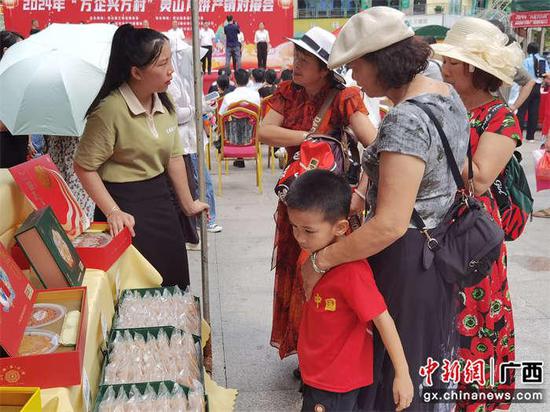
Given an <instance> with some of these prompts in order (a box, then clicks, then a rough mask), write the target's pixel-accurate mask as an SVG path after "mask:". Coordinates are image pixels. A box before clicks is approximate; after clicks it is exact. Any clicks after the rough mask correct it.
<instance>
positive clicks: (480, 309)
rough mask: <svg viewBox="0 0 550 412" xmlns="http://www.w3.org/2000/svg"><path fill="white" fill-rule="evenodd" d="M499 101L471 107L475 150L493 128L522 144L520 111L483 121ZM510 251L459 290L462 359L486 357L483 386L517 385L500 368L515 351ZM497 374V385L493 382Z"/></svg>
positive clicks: (468, 410) (491, 205)
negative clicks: (488, 271)
mask: <svg viewBox="0 0 550 412" xmlns="http://www.w3.org/2000/svg"><path fill="white" fill-rule="evenodd" d="M501 103H502V102H501V101H499V100H493V101H491V102H489V103H487V104H484V105H482V106H479V107H477V108H475V109H473V110H472V111H471V112H470V114H469V115H470V144H471V146H472V153H473V154H475V152H476V150H477V146H478V143H479V139H480V136H481V134H483V132H484V131H485V132H492V133H496V134H500V135H502V136H505V137H503V138H510V139H513V140H516V141H517V145H518V146H519V145H521V129H520V127H519V122H518V119H517V118H516V116H515V115H514V114H513V113H512V112H511V111H510V110H509V109H508V107H506V106H503V107H501V108H500V109H499V110H497V111H496V112H495V113H494V115H493V117H492V118H491V120H490V121H489V122H488V124H487V125H486V128H485V130H483V126H484V123H485V119H486V116H487V114H488V112H489V110H490V109H491V107H493V106H495V105H497V104H501ZM478 199H480V200H481V201H482V202H483V203H484V204H485V207H486V208H487V210H488V211H489V212H490V213H491V215H492V216H493V218H494V219H495V220H496V221H497V222H499V223H500V215H499V211H498V207H497V205H496V202H495V200H494V197H493V196H492V195H491V194H490V193H487V194H486V195H482V196H479V197H478ZM506 259H507V251H506V245H505V244H504V243H503V245H502V249H501V251H500V258H499V260H498V261H497V262H496V263H495V265H494V266H493V270H492V272H491V274H490V275H489V276H488V277H486V278H485V279H483V280H482V281H481V282H479V283H478V284H477V285H474V286H472V287H469V288H465V289H464V290H462V291H460V299H459V300H460V307H459V315H458V318H457V326H458V331H459V334H460V350H459V356H460V358H461V360H462V362H466V361H467V360H468V359H470V360H472V361H475V360H476V359H483V360H485V365H486V366H485V382H486V383H485V385H483V386H482V387H483V388H484V389H486V390H497V389H498V390H513V389H514V386H515V384H514V374H513V372H511V373H509V374H508V376H507V379H506V382H505V383H500V376H499V367H500V365H501V364H502V363H503V362H509V361H513V360H514V359H515V353H514V340H515V339H514V320H513V316H512V303H511V301H510V292H509V290H508V280H507V276H506V273H507V263H506ZM491 359H493V360H494V368H493V372H494V373H493V376H492V377H491V374H490V369H489V366H488V365H489V363H490V360H491ZM491 379H494V385H491V383H490V382H491ZM473 385H474V384H466V383H464V382H461V384H460V385H459V386H460V388H461V389H466V390H467V389H468V388H470V389H475V388H476V386H473ZM509 407H510V404H506V403H501V404H495V403H483V402H477V403H460V404H458V405H457V409H456V410H457V411H465V412H473V411H475V412H482V411H492V410H494V409H497V408H498V409H508V408H509Z"/></svg>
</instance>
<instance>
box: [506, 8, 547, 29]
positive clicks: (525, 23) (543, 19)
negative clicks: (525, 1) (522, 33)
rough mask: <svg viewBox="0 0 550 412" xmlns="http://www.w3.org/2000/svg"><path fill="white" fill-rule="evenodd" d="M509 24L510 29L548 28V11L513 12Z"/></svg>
mask: <svg viewBox="0 0 550 412" xmlns="http://www.w3.org/2000/svg"><path fill="white" fill-rule="evenodd" d="M510 23H511V24H512V27H550V10H549V11H526V12H514V13H512V14H511V15H510Z"/></svg>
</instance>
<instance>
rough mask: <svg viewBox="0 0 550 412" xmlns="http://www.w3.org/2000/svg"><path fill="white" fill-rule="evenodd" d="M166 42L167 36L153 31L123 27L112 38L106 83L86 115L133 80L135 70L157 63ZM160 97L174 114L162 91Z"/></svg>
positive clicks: (124, 25)
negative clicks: (132, 73)
mask: <svg viewBox="0 0 550 412" xmlns="http://www.w3.org/2000/svg"><path fill="white" fill-rule="evenodd" d="M167 41H168V37H166V36H165V35H163V34H162V33H159V32H158V31H155V30H152V29H136V28H134V26H132V25H131V24H123V25H122V26H120V27H119V28H118V29H117V31H116V32H115V35H114V36H113V43H112V45H111V55H110V56H109V64H108V66H107V73H106V74H105V81H104V82H103V85H102V86H101V89H100V90H99V93H98V94H97V96H96V98H95V99H94V101H93V102H92V104H91V105H90V107H89V108H88V111H87V112H86V116H89V115H90V113H92V112H93V111H94V110H95V108H96V107H97V106H98V105H99V103H100V102H101V100H103V99H104V98H105V97H107V96H108V95H109V94H111V92H112V91H113V90H116V89H117V88H119V87H120V86H121V85H122V84H123V83H125V82H127V81H128V80H129V79H130V71H131V69H132V67H134V66H135V67H138V68H143V67H146V66H148V65H150V64H152V63H155V62H156V61H157V59H158V58H159V56H160V53H161V51H162V47H163V46H164V44H165V43H166V42H167ZM158 96H159V98H160V101H161V102H162V104H163V105H164V107H166V109H168V111H169V112H170V113H173V112H174V105H173V103H172V102H171V100H170V98H169V97H168V95H167V94H166V93H165V92H163V93H158Z"/></svg>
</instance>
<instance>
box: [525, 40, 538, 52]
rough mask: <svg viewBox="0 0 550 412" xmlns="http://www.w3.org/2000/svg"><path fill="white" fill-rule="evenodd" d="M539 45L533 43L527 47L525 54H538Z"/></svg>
mask: <svg viewBox="0 0 550 412" xmlns="http://www.w3.org/2000/svg"><path fill="white" fill-rule="evenodd" d="M539 50H540V49H539V45H538V44H537V43H535V42H532V43H529V44H528V45H527V54H537V53H538V52H539Z"/></svg>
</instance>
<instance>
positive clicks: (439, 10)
mask: <svg viewBox="0 0 550 412" xmlns="http://www.w3.org/2000/svg"><path fill="white" fill-rule="evenodd" d="M443 10H444V9H443V6H442V5H441V4H438V5H437V6H435V7H434V11H435V12H436V13H438V14H440V13H443Z"/></svg>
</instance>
